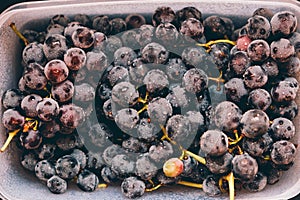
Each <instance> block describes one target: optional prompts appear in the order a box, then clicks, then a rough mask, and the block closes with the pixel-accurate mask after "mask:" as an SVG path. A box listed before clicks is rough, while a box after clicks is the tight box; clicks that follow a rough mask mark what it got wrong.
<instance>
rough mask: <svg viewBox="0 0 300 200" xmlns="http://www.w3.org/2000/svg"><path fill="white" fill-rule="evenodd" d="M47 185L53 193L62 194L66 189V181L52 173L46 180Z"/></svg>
mask: <svg viewBox="0 0 300 200" xmlns="http://www.w3.org/2000/svg"><path fill="white" fill-rule="evenodd" d="M47 187H48V189H49V190H50V191H51V192H52V193H54V194H62V193H65V192H66V191H67V181H65V180H64V179H62V178H60V177H59V176H56V175H54V176H52V177H51V178H49V179H48V180H47Z"/></svg>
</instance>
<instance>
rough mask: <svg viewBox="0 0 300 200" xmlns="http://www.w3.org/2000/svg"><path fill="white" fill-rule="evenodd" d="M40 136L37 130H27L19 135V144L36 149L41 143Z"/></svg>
mask: <svg viewBox="0 0 300 200" xmlns="http://www.w3.org/2000/svg"><path fill="white" fill-rule="evenodd" d="M42 140H43V138H42V136H41V134H40V132H39V131H38V130H36V131H35V130H29V131H28V132H23V133H22V134H21V135H20V141H21V145H22V146H23V147H24V148H25V149H37V148H38V147H39V146H40V144H41V143H42Z"/></svg>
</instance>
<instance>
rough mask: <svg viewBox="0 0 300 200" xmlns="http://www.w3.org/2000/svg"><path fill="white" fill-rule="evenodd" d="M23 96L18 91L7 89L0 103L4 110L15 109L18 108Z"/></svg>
mask: <svg viewBox="0 0 300 200" xmlns="http://www.w3.org/2000/svg"><path fill="white" fill-rule="evenodd" d="M22 99H23V95H22V94H21V91H20V90H18V89H8V90H6V91H5V92H4V93H3V95H2V99H1V103H2V105H3V107H4V108H6V109H8V108H17V107H19V106H20V104H21V101H22Z"/></svg>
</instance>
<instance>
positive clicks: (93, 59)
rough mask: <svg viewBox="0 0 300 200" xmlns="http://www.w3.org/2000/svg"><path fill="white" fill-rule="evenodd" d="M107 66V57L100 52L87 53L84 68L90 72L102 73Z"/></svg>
mask: <svg viewBox="0 0 300 200" xmlns="http://www.w3.org/2000/svg"><path fill="white" fill-rule="evenodd" d="M107 66H108V60H107V56H106V55H105V54H104V53H103V52H102V51H99V52H93V51H89V52H87V54H86V68H87V69H88V70H90V71H92V70H96V71H99V72H103V71H104V70H105V68H106V67H107Z"/></svg>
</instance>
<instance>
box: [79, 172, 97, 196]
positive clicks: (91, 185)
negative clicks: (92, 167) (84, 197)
mask: <svg viewBox="0 0 300 200" xmlns="http://www.w3.org/2000/svg"><path fill="white" fill-rule="evenodd" d="M76 183H77V186H78V187H79V188H80V189H81V190H83V191H87V192H92V191H94V190H96V188H97V187H98V184H99V178H98V177H97V176H96V175H95V174H94V173H93V172H90V171H89V170H86V169H85V170H83V171H81V172H80V173H79V175H78V178H77V180H76Z"/></svg>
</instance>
